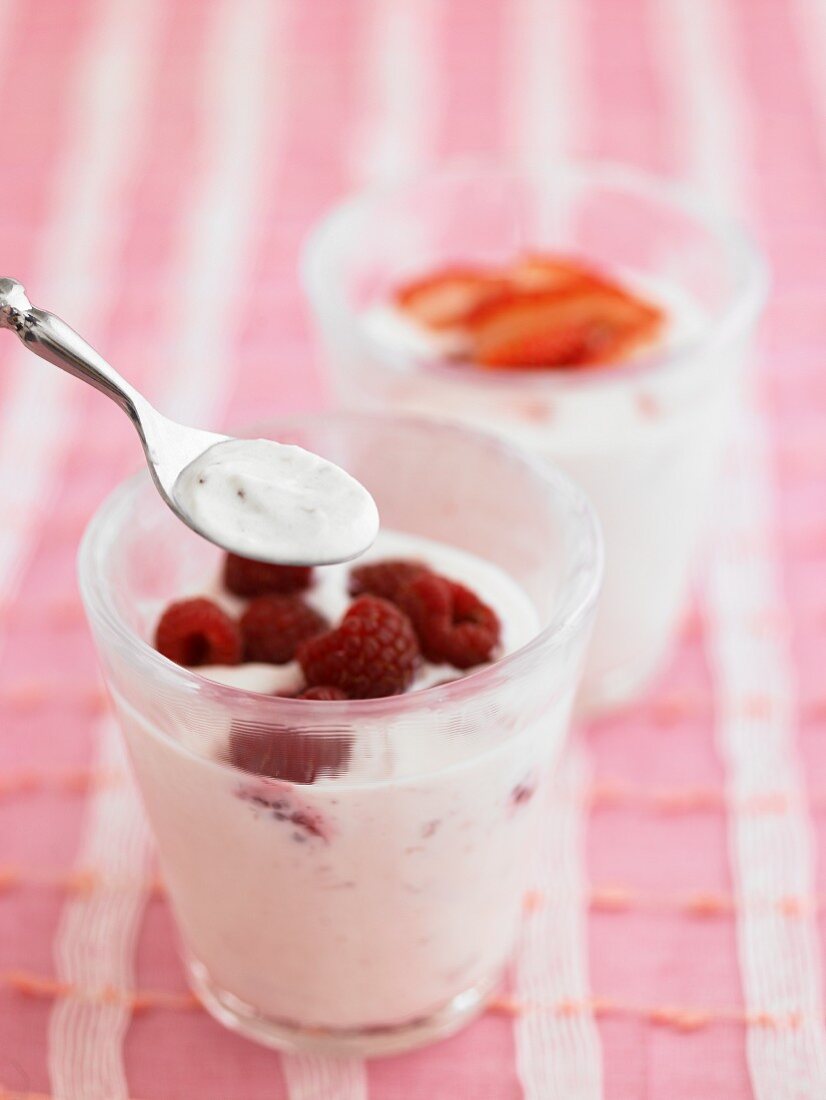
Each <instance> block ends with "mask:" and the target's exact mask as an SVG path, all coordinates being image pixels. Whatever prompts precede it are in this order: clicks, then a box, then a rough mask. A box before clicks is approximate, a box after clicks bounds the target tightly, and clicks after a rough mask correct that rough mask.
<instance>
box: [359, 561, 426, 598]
mask: <svg viewBox="0 0 826 1100" xmlns="http://www.w3.org/2000/svg"><path fill="white" fill-rule="evenodd" d="M429 572H430V570H429V569H428V567H427V566H426V565H425V564H424V563H423V562H420V561H404V560H403V559H401V558H388V559H387V560H386V561H376V562H370V563H369V564H368V565H360V566H358V568H356V569H354V570H353V571H352V572H351V573H350V584H349V587H348V591H349V593H350V595H351V596H365V595H369V596H379V597H381V599H383V600H389V601H390V603H398V602H399V598H400V597H401V594H402V592H403V590H404V589H405V588H407V586H408V585H409V584H410V582H411V581H414V580H415V579H416V577H421V576H422V574H424V573H429Z"/></svg>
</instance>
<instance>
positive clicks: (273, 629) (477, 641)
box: [155, 554, 501, 701]
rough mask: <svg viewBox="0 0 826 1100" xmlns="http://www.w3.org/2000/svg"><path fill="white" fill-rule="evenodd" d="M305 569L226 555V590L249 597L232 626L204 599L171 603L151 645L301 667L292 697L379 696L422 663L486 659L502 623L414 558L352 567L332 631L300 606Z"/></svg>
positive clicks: (175, 652) (180, 654)
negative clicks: (346, 597) (345, 603)
mask: <svg viewBox="0 0 826 1100" xmlns="http://www.w3.org/2000/svg"><path fill="white" fill-rule="evenodd" d="M313 580H314V574H313V570H312V569H310V568H306V567H296V566H284V565H270V564H267V563H264V562H257V561H251V560H249V559H247V558H242V557H239V556H238V555H235V554H228V555H227V557H226V561H225V563H224V570H223V583H224V586H225V587H226V589H227V590H228V591H229V592H231V593H232V594H233V595H235V596H241V597H244V598H245V599H247V600H248V603H247V604H246V607H245V609H244V611H243V613H242V614H241V616H240V617H239V618H238V619H234V618H233V617H232V616H231V615H229V614H227V612H226V611H224V610H223V608H221V607H219V605H218V604H217V603H215V602H214V601H213V600H210V599H207V598H205V597H198V598H195V599H188V600H182V601H179V602H177V603H173V604H171V605H170V606H169V607H168V608H167V609H166V611H165V612H164V613H163V615H162V616H161V619H160V622H159V623H158V626H157V629H156V632H155V646H156V648H157V650H158V651H159V652H160V653H162V654H163V655H164V656H165V657H168V658H169V660H171V661H175V662H176V663H177V664H180V665H185V666H187V667H190V668H192V667H197V666H199V665H238V664H242V663H244V662H248V661H257V662H265V663H268V664H274V665H281V664H286V663H288V662H290V661H298V663H299V665H300V666H301V670H302V673H303V677H304V688H303V690H302V691H301V692H300V693H299V694H298V695H297V696H296V698H298V699H311V700H316V701H324V700H343V699H376V698H381V697H383V696H388V695H399V694H401V693H402V692H405V691H407V690H409V689H410V688H411V686H412V685H413V681H414V679H415V676H416V673H417V671H418V669H419V668H420V666H421V664H422V663H423V661H429V662H432V663H433V664H439V665H442V664H449V665H452V666H453V667H454V668H456V669H460V670H462V671H464V670H467V669H470V668H473V667H474V666H476V665H480V664H483V663H485V662H487V661H490V660H491V659H492V658H493V656H494V654H495V652H496V649H497V646H498V644H499V640H500V635H501V626H500V623H499V619H498V617H497V615H496V613H495V612H494V611H493V610H492V609H491V608H490V607H488V606H487V604H485V603H483V602H482V600H481V599H480V598H479V597H478V596H477V595H476V593H475V592H472V591H471V590H470V589H469V588H466V587H465V586H464V585H461V584H458V583H457V582H456V581H453V580H449V579H448V578H447V577H443V576H441V575H440V574H438V573H435V572H433V571H432V570H431V569H429V568H428V566H426V565H425V564H423V563H421V562H416V561H407V560H401V559H388V560H384V561H378V562H373V563H369V564H367V565H360V566H356V567H355V568H353V569H352V570H351V572H350V576H349V584H348V591H349V594H350V596H351V597H353V599H352V602H351V603H350V606H349V607H348V609H347V611H346V612H345V614H344V616H343V618H342V620H341V621H340V622H339V623H338V624H336V625H335V626H333V625H332V624H330V623H329V622H328V621H327V620H326V619H325V617H324V616H323V615H322V614H320V613H319V612H318V611H317V610H316V609H315V608H314V607H312V606H311V604H310V603H309V602H308V601H307V599H306V598H305V597H306V593H307V591H308V590H309V589H310V588H311V586H312V584H313Z"/></svg>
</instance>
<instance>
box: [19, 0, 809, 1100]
mask: <svg viewBox="0 0 826 1100" xmlns="http://www.w3.org/2000/svg"><path fill="white" fill-rule="evenodd" d="M824 58H826V0H554V2H553V3H552V2H550V0H485V2H484V3H479V0H445V2H441V3H440V2H438V0H313V2H312V3H308V2H302V0H240V2H239V0H189V2H186V0H174V2H173V0H74V2H72V3H67V2H65V0H63V2H61V0H37V2H34V3H32V2H31V0H29V2H26V0H0V102H2V103H3V104H4V105H5V107H4V112H3V130H4V137H3V152H2V171H0V257H2V263H0V268H2V273H3V274H10V275H14V276H16V277H18V278H20V279H21V280H22V281H24V282H25V283H26V284H27V285H28V286H29V288H30V290H31V292H32V295H33V297H35V300H36V301H38V302H42V303H43V304H44V305H46V306H48V307H50V308H53V309H55V310H56V311H57V312H59V313H61V314H63V315H64V316H66V317H67V318H68V319H69V320H70V321H72V322H73V323H74V324H75V326H76V327H77V328H78V329H80V330H81V331H82V332H84V333H87V334H88V335H89V336H90V337H91V338H92V339H93V340H94V341H95V343H96V344H97V345H98V346H99V347H100V348H101V349H102V350H103V351H104V352H105V353H106V354H107V355H108V356H109V357H110V358H111V359H112V361H113V362H115V363H117V364H118V365H119V366H120V367H122V369H123V370H124V372H125V373H127V374H128V375H130V376H131V377H133V378H134V379H135V380H136V381H137V382H139V383H140V384H141V385H142V386H143V387H144V388H145V389H146V391H147V392H148V394H149V395H150V396H151V397H152V398H153V399H154V400H156V401H157V402H158V403H159V404H160V406H161V407H162V408H164V409H165V410H167V411H169V412H170V413H171V414H172V415H175V414H179V415H180V416H182V417H186V418H187V419H189V420H191V421H197V422H203V423H204V424H207V423H212V424H214V425H220V424H228V423H239V422H243V421H244V420H249V419H252V418H255V417H257V416H259V415H260V414H261V413H262V412H266V411H272V412H275V411H281V410H288V409H292V408H300V407H307V406H310V405H313V404H316V403H318V402H319V401H320V400H322V399H323V391H322V386H321V383H320V378H319V375H318V373H317V371H316V368H315V366H314V358H313V352H312V345H311V340H310V333H309V331H308V324H307V317H306V313H305V310H304V308H303V305H302V301H301V295H300V291H299V287H298V283H297V278H296V259H297V255H298V251H299V247H300V243H301V239H302V236H303V234H304V233H305V231H306V230H307V228H308V226H309V225H310V224H311V223H312V221H313V220H314V219H315V218H316V217H317V216H318V215H319V214H320V213H321V211H322V210H323V209H324V208H325V206H326V205H327V204H328V203H329V202H330V201H331V200H333V199H334V198H335V197H336V196H337V195H339V194H340V193H342V192H343V191H344V190H346V189H347V188H349V187H351V186H355V185H357V184H359V183H361V182H364V181H366V180H370V179H376V178H387V177H390V176H392V175H393V174H395V173H398V172H401V171H404V170H408V169H411V168H415V167H416V166H419V165H423V164H429V163H432V162H434V161H436V160H440V159H443V158H445V157H448V156H454V155H458V154H467V153H483V154H488V155H491V154H492V155H507V156H508V157H512V158H515V159H517V160H520V161H523V162H526V163H527V162H528V161H531V162H540V163H552V162H553V161H554V160H555V159H556V158H558V157H560V156H563V155H565V154H568V153H574V154H582V153H585V154H598V155H600V156H608V157H611V158H615V159H622V160H627V161H630V162H634V163H638V164H641V165H643V166H646V167H650V168H654V169H657V170H659V171H661V172H664V173H668V174H671V175H675V176H681V177H684V178H686V179H690V180H692V181H694V183H695V184H696V185H697V186H699V187H701V188H702V189H704V190H705V191H707V192H708V193H709V194H710V195H711V196H713V197H714V198H715V199H716V200H717V201H718V202H719V203H720V204H721V205H723V206H728V207H729V208H731V209H732V210H735V211H737V212H739V213H740V214H741V215H742V216H743V217H744V218H745V219H746V220H747V221H748V222H749V223H750V224H751V225H752V226H753V228H754V231H755V232H756V234H757V236H758V237H759V239H760V240H761V241H762V243H763V245H764V247H765V249H766V250H767V252H768V254H769V257H770V259H771V262H772V266H773V269H774V287H773V293H772V297H771V302H770V305H769V309H768V315H767V318H766V323H765V325H764V326H763V331H762V336H761V341H760V347H759V350H758V358H759V363H758V369H759V371H760V381H761V385H760V398H759V403H758V407H757V408H755V409H750V410H746V411H745V413H744V416H743V418H742V420H741V423H740V425H739V427H738V430H737V432H736V433H735V436H734V438H733V440H732V453H731V458H730V462H729V465H728V467H727V470H726V473H725V477H724V479H723V480H724V484H723V496H724V499H725V507H723V508H721V509H720V511H719V513H718V519H717V522H716V524H715V528H714V532H713V538H712V540H711V546H710V552H709V555H708V562H707V567H706V569H705V570H704V571H703V576H702V581H701V583H700V585H699V586H698V596H697V601H696V606H695V608H694V609H693V611H692V614H691V617H690V620H689V622H688V623H687V624H686V627H685V630H684V632H683V634H682V637H681V639H680V642H679V646H678V649H677V652H676V654H675V655H674V659H673V661H672V662H671V664H670V666H669V667H668V669H667V670H666V671H665V672H664V674H663V676H662V677H661V679H660V680H659V682H658V683H657V684H656V685H655V687H654V688H653V690H652V691H651V693H650V695H649V697H648V698H647V699H646V700H645V701H644V702H643V703H641V704H640V705H639V706H636V707H634V708H633V709H632V710H629V711H627V712H625V713H624V714H622V715H619V716H617V717H613V718H611V719H606V720H603V721H600V722H599V723H598V724H594V725H593V726H592V727H591V728H589V729H587V730H585V731H583V734H584V735H583V736H582V737H581V739H580V740H579V742H578V743H577V745H576V746H575V747H574V748H573V749H572V750H571V752H570V753H569V754H568V756H567V758H566V760H565V762H564V765H563V767H562V769H561V772H560V776H559V787H560V794H559V798H558V799H557V802H556V809H555V812H554V816H553V818H552V819H550V820H549V821H548V822H547V828H546V832H545V842H546V849H545V860H544V863H543V868H544V869H543V873H542V877H543V881H542V882H540V883H538V884H537V885H538V888H539V893H537V895H536V896H535V899H534V904H533V905H532V906H531V907H530V910H529V912H528V913H527V914H526V918H525V929H524V935H523V938H522V940H521V942H520V945H519V948H518V951H517V956H516V959H515V962H514V968H513V979H512V987H511V989H510V990H509V992H508V995H507V998H505V999H502V1000H500V1001H499V1002H498V1004H497V1005H496V1006H495V1010H494V1011H491V1012H489V1013H488V1014H487V1015H486V1016H485V1017H484V1018H482V1019H481V1020H479V1021H478V1022H477V1023H476V1024H474V1025H473V1026H472V1027H471V1028H469V1029H468V1030H467V1031H466V1032H464V1033H463V1034H461V1035H459V1036H457V1037H456V1038H454V1039H452V1040H450V1041H448V1042H445V1043H443V1044H441V1045H439V1046H437V1047H434V1048H433V1049H431V1050H429V1051H426V1052H422V1053H416V1054H411V1055H407V1056H404V1057H398V1058H392V1059H388V1060H385V1061H381V1062H376V1063H372V1064H370V1065H369V1066H367V1065H365V1064H363V1063H362V1062H360V1061H358V1060H344V1061H337V1062H325V1061H322V1060H320V1059H317V1058H314V1057H284V1058H282V1057H279V1056H277V1055H276V1054H273V1053H272V1052H269V1051H267V1050H264V1049H262V1048H260V1047H257V1046H254V1045H252V1044H249V1043H247V1042H245V1041H243V1040H241V1039H238V1038H236V1037H234V1036H232V1035H230V1034H228V1033H227V1032H225V1031H223V1030H222V1029H221V1028H220V1027H218V1025H217V1024H215V1023H213V1022H212V1021H211V1020H210V1019H209V1018H208V1017H207V1016H206V1015H205V1013H203V1012H202V1011H200V1010H199V1009H198V1008H197V1007H196V1006H195V1005H194V1004H193V1002H192V1000H191V997H190V996H189V994H188V993H187V990H186V986H185V983H184V977H183V972H182V969H181V966H180V964H179V962H178V959H177V955H176V947H175V940H174V935H173V929H172V925H171V921H170V916H169V913H168V911H167V907H166V904H165V902H164V899H163V896H162V891H160V890H159V889H158V887H157V884H156V883H155V881H154V878H153V876H154V866H153V861H152V851H151V842H150V839H149V837H148V835H147V832H146V829H145V826H144V823H143V819H142V817H141V812H140V808H139V806H138V804H137V802H136V800H135V797H134V795H133V793H132V791H131V789H130V787H129V786H128V784H126V783H124V782H123V780H122V778H121V777H122V774H123V761H122V758H121V755H120V749H119V743H118V740H117V737H116V735H115V731H114V730H113V728H112V726H111V724H110V720H109V718H108V717H107V714H106V707H105V704H104V702H103V700H102V697H101V690H100V686H99V681H98V678H97V674H96V671H95V659H94V656H93V653H92V647H91V643H90V641H89V638H88V635H87V632H86V629H85V626H84V622H83V617H82V613H81V609H80V605H79V602H78V597H77V593H76V589H75V581H74V554H75V548H76V545H77V542H78V538H79V534H80V532H81V530H82V528H83V526H84V524H85V523H86V520H87V519H88V517H89V515H90V514H91V512H92V510H93V509H94V507H95V506H96V504H97V503H98V501H99V500H100V499H101V498H102V496H103V495H104V493H105V492H106V491H107V490H108V489H109V488H110V487H111V486H112V485H113V484H114V483H115V481H116V480H117V479H118V478H119V477H120V476H121V475H122V474H123V473H125V472H126V471H128V470H129V469H130V468H131V467H134V466H136V465H137V463H138V462H139V458H140V456H139V453H138V447H137V443H136V441H135V440H134V439H133V438H131V437H130V434H129V432H128V431H127V430H126V427H125V425H124V423H123V422H122V416H121V414H120V413H119V412H118V411H117V410H116V409H115V408H114V407H109V406H108V405H107V403H106V402H104V401H103V400H102V399H100V398H99V397H98V396H97V395H95V394H92V393H91V392H88V393H87V392H84V390H83V388H82V387H80V386H78V385H76V384H73V383H72V382H71V381H70V380H69V379H67V378H65V377H64V376H62V375H60V374H59V373H58V372H57V371H54V370H51V369H49V368H47V367H45V366H43V365H41V364H39V363H37V362H36V361H35V360H34V359H32V358H31V357H30V356H28V357H27V356H26V355H25V353H23V352H22V349H20V348H19V347H18V346H17V345H16V344H15V342H14V341H12V340H11V339H10V338H7V339H6V340H4V341H2V342H1V343H0V356H2V365H1V366H0V647H2V658H3V659H2V665H1V666H0V715H2V732H0V1097H3V1098H4V1100H9V1098H15V1100H22V1098H24V1097H25V1098H29V1100H33V1098H36V1097H40V1098H44V1097H54V1098H56V1100H128V1098H132V1100H135V1098H140V1100H161V1098H163V1100H189V1098H191V1097H198V1098H199V1100H225V1098H226V1100H234V1098H238V1100H264V1098H267V1100H367V1098H368V1097H369V1098H371V1100H415V1098H419V1097H421V1098H422V1100H425V1098H427V1100H456V1098H457V1097H460V1096H466V1097H472V1098H474V1100H516V1098H518V1097H524V1098H525V1100H598V1098H600V1097H603V1096H604V1097H606V1098H608V1100H632V1098H634V1100H636V1098H642V1097H651V1098H661V1100H683V1098H685V1100H689V1098H692V1100H693V1098H696V1097H699V1096H702V1097H703V1098H704V1100H718V1098H720V1100H722V1098H725V1100H733V1098H741V1097H750V1096H754V1097H757V1098H759V1100H816V1098H819V1100H823V1097H826V1032H825V1031H824V1013H823V992H822V986H823V968H822V965H821V958H820V956H821V940H822V935H823V932H824V929H825V928H826V925H824V917H823V914H824V910H826V870H824V862H823V860H822V859H821V852H823V851H826V681H824V674H823V669H824V666H826V567H824V565H825V563H826V508H824V505H825V504H826V430H824V417H826V374H824V372H823V369H822V355H823V351H822V349H823V347H824V345H826V310H824V300H826V65H824Z"/></svg>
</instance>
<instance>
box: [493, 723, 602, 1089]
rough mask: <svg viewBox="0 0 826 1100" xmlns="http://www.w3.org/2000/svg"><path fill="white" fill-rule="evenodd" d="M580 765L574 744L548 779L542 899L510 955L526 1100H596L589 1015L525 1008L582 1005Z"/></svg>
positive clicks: (598, 1071)
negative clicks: (513, 959)
mask: <svg viewBox="0 0 826 1100" xmlns="http://www.w3.org/2000/svg"><path fill="white" fill-rule="evenodd" d="M587 787H588V763H587V758H586V756H585V753H584V751H583V748H582V746H581V744H580V743H579V741H576V740H575V741H574V742H573V743H572V744H571V745H570V746H569V747H568V748H567V749H566V750H565V753H564V755H563V758H562V760H561V762H560V764H559V767H558V770H557V774H556V775H555V777H554V785H553V790H552V792H551V798H550V800H549V809H548V815H547V820H546V821H545V823H544V825H543V840H542V846H541V849H540V860H541V866H540V871H539V875H538V878H537V881H536V888H537V890H538V891H539V892H540V894H541V896H542V899H543V903H542V905H541V906H540V907H539V908H538V909H536V910H535V911H534V912H532V913H529V914H528V915H527V916H526V917H525V925H524V929H523V932H522V937H521V940H520V944H519V948H518V950H517V955H516V966H515V979H516V995H517V1000H518V1001H519V1002H520V1003H522V1004H524V1005H526V1006H527V1011H525V1012H524V1013H523V1015H522V1016H521V1017H520V1018H519V1020H518V1022H517V1023H516V1026H515V1035H514V1037H515V1040H516V1066H517V1072H518V1074H519V1079H520V1081H521V1082H522V1088H523V1091H524V1095H525V1098H526V1100H557V1098H559V1100H598V1098H599V1097H601V1096H602V1062H601V1057H600V1047H599V1036H598V1033H597V1028H596V1024H595V1023H594V1021H593V1019H592V1017H591V1016H590V1014H589V1013H587V1012H585V1011H578V1012H575V1013H571V1014H570V1015H566V1014H563V1013H551V1012H540V1011H531V1005H543V1004H545V1005H547V1004H558V1003H560V1002H563V1001H570V1002H571V1003H572V1004H576V1005H577V1006H581V1005H586V1004H588V1001H589V998H590V988H589V985H588V973H587V966H586V964H585V958H586V953H585V937H586V927H587V919H588V913H587V884H586V881H585V873H584V862H585V853H584V826H585V821H586V813H587V810H586V803H587V799H586V791H587Z"/></svg>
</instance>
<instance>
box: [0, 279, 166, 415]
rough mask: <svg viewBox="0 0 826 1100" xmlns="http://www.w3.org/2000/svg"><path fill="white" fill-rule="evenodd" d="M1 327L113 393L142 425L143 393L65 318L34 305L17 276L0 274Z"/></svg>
mask: <svg viewBox="0 0 826 1100" xmlns="http://www.w3.org/2000/svg"><path fill="white" fill-rule="evenodd" d="M0 328H8V329H11V330H12V331H14V332H16V333H17V335H18V336H19V337H20V340H21V341H22V343H23V344H24V345H25V347H27V348H28V349H29V350H30V351H33V352H34V353H35V355H39V356H40V358H41V359H45V360H46V362H47V363H52V364H53V365H54V366H56V367H60V368H61V370H65V371H67V372H68V373H69V374H71V375H74V377H75V378H80V379H81V380H82V381H84V382H88V383H89V385H91V386H94V387H95V389H96V390H100V392H101V393H105V394H106V396H107V397H111V398H112V400H113V401H115V402H116V403H117V404H118V405H120V407H121V408H122V409H123V411H124V412H125V413H126V414H127V415H128V416H129V417H130V418H131V419H132V421H133V422H134V423H135V425H136V426H138V427H139V425H140V419H141V418H140V411H139V406H143V405H144V404H145V402H144V399H143V398H142V397H141V396H140V394H138V393H137V392H136V391H135V390H134V389H133V388H132V387H131V386H130V385H129V383H128V382H127V381H126V379H125V378H122V377H121V376H120V375H119V374H118V372H117V371H116V370H115V369H114V368H113V367H110V366H109V364H108V363H107V362H106V360H105V359H104V358H103V356H102V355H99V354H98V352H96V351H95V349H94V348H93V347H92V346H91V344H87V343H86V341H85V340H84V339H83V338H82V337H80V336H78V334H77V333H76V332H75V330H74V329H73V328H70V327H69V325H67V324H66V322H65V321H61V320H60V318H59V317H55V315H54V314H53V313H47V312H46V310H43V309H38V308H37V307H36V306H33V305H32V304H31V302H30V301H29V299H28V297H27V296H26V291H25V289H24V288H23V286H22V285H21V284H20V283H18V282H17V280H16V279H3V278H0Z"/></svg>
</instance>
